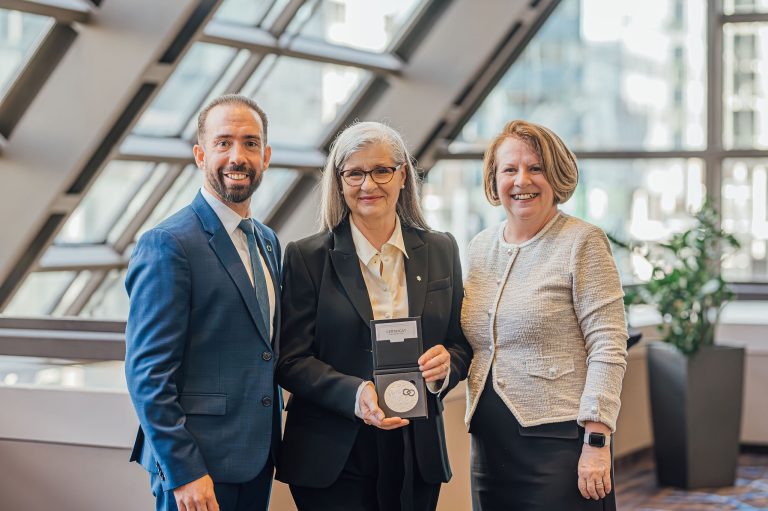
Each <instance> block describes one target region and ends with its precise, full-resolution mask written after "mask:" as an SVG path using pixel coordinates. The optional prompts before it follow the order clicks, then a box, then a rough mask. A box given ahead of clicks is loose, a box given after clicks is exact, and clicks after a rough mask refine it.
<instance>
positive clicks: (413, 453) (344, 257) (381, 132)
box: [277, 122, 471, 511]
mask: <svg viewBox="0 0 768 511" xmlns="http://www.w3.org/2000/svg"><path fill="white" fill-rule="evenodd" d="M320 188H321V193H322V199H321V204H322V207H321V217H320V220H321V230H320V232H319V233H317V234H315V235H313V236H310V237H308V238H305V239H303V240H300V241H298V242H295V243H290V244H289V245H288V246H287V247H286V249H285V263H284V279H283V294H282V307H283V309H282V311H283V321H282V326H281V332H280V337H281V341H280V342H281V347H280V357H279V361H278V367H277V375H278V376H277V378H278V382H279V384H280V385H282V386H283V387H284V388H285V389H287V390H288V391H290V392H291V394H292V396H291V399H290V401H289V402H288V406H287V410H288V418H287V422H286V426H285V435H284V439H283V444H282V448H281V454H280V459H279V461H278V467H277V479H278V480H281V481H283V482H286V483H288V484H289V485H290V488H291V493H292V495H293V497H294V500H295V501H296V505H297V507H298V509H299V510H300V511H304V510H323V511H329V510H336V509H338V510H345V511H354V510H360V511H363V510H366V511H367V510H371V511H374V510H387V511H390V510H398V509H402V510H425V511H427V510H434V509H435V508H436V506H437V498H438V494H439V491H440V484H441V483H443V482H447V481H448V480H449V478H450V477H451V471H450V467H449V465H448V456H447V453H446V446H445V435H444V431H443V421H442V416H441V412H442V409H443V406H442V402H441V400H442V398H443V396H445V394H446V393H447V392H448V391H449V390H450V389H451V388H453V387H454V386H455V385H456V384H457V383H458V382H459V381H460V380H462V379H463V378H465V377H466V374H467V361H468V360H470V359H471V349H470V347H469V344H468V343H467V341H466V340H465V339H464V336H463V334H462V332H461V328H460V325H459V321H460V312H461V303H462V297H463V287H462V275H461V266H460V263H459V250H458V247H457V246H456V241H455V240H454V239H453V237H452V236H451V235H450V234H444V233H438V232H434V231H431V230H429V227H428V226H427V224H426V222H425V221H424V217H423V215H422V213H421V208H420V206H419V196H418V187H417V174H416V172H415V170H414V167H413V164H412V161H411V157H410V155H409V154H408V150H407V149H406V147H405V144H404V143H403V139H402V137H401V136H400V135H399V134H398V133H397V132H396V131H395V130H393V129H392V128H390V127H388V126H386V125H384V124H380V123H377V122H360V123H356V124H353V125H352V126H350V127H348V128H347V129H345V130H344V131H343V132H342V133H341V134H340V135H339V136H338V137H337V139H336V140H335V142H334V143H333V146H332V147H331V151H330V154H329V156H328V161H327V163H326V165H325V169H324V172H323V177H322V183H321V187H320ZM414 316H420V317H421V324H422V339H423V345H424V350H425V351H424V353H423V354H422V355H421V357H420V358H419V359H418V364H419V370H420V371H421V374H422V376H423V378H424V379H425V381H426V382H427V389H428V392H427V396H426V404H427V411H428V418H426V419H418V420H417V419H414V420H413V422H410V421H409V420H407V419H403V418H400V417H394V416H385V412H384V411H383V410H382V408H381V407H380V406H379V396H378V395H377V392H376V388H375V387H374V385H373V384H372V383H371V382H372V379H373V360H372V353H371V331H370V321H371V320H379V319H395V318H405V317H414ZM390 415H391V414H390Z"/></svg>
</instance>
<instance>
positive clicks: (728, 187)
mask: <svg viewBox="0 0 768 511" xmlns="http://www.w3.org/2000/svg"><path fill="white" fill-rule="evenodd" d="M721 200H722V204H723V206H722V218H723V220H722V223H723V228H724V229H725V230H727V231H728V232H730V233H732V234H734V235H735V236H736V238H737V239H738V240H739V241H740V242H741V249H740V250H739V251H738V252H737V253H736V254H734V255H733V256H732V257H729V258H727V259H726V260H725V261H724V262H723V273H724V274H725V275H726V278H728V279H729V280H735V281H751V282H768V160H764V159H739V160H736V159H727V160H725V162H724V163H723V179H722V182H721Z"/></svg>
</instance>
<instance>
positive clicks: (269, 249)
mask: <svg viewBox="0 0 768 511" xmlns="http://www.w3.org/2000/svg"><path fill="white" fill-rule="evenodd" d="M267 252H272V245H269V244H267Z"/></svg>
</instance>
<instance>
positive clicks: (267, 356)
mask: <svg viewBox="0 0 768 511" xmlns="http://www.w3.org/2000/svg"><path fill="white" fill-rule="evenodd" d="M261 358H263V359H264V360H265V361H266V362H269V361H270V360H272V353H270V352H268V351H265V352H264V353H262V354H261Z"/></svg>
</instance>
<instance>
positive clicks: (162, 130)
mask: <svg viewBox="0 0 768 511" xmlns="http://www.w3.org/2000/svg"><path fill="white" fill-rule="evenodd" d="M236 52H237V50H235V49H234V48H229V47H226V46H220V45H216V44H208V43H195V45H194V46H192V48H191V49H190V50H189V52H188V53H187V54H186V55H184V58H183V60H182V61H181V62H180V63H179V65H178V67H177V68H176V70H175V71H174V72H173V75H171V77H170V78H169V79H168V81H167V82H166V83H165V85H163V89H162V90H161V91H160V93H159V94H158V95H157V97H155V99H154V101H152V104H151V105H150V106H149V108H148V109H147V110H146V111H145V112H144V114H143V115H142V116H141V119H139V122H138V124H137V125H136V127H135V128H134V130H133V132H134V133H135V134H137V135H146V136H157V137H177V136H179V134H180V133H181V131H182V130H183V129H184V126H185V125H186V123H187V121H188V120H189V118H190V117H191V116H193V115H194V114H195V112H196V111H197V109H198V108H199V107H200V103H201V102H202V100H203V98H205V95H206V94H207V93H208V91H209V90H210V89H211V87H213V85H214V83H216V81H217V80H218V79H220V78H221V75H222V73H223V72H224V70H225V69H226V68H227V66H229V64H230V63H231V62H232V59H233V58H234V56H235V53H236Z"/></svg>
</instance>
